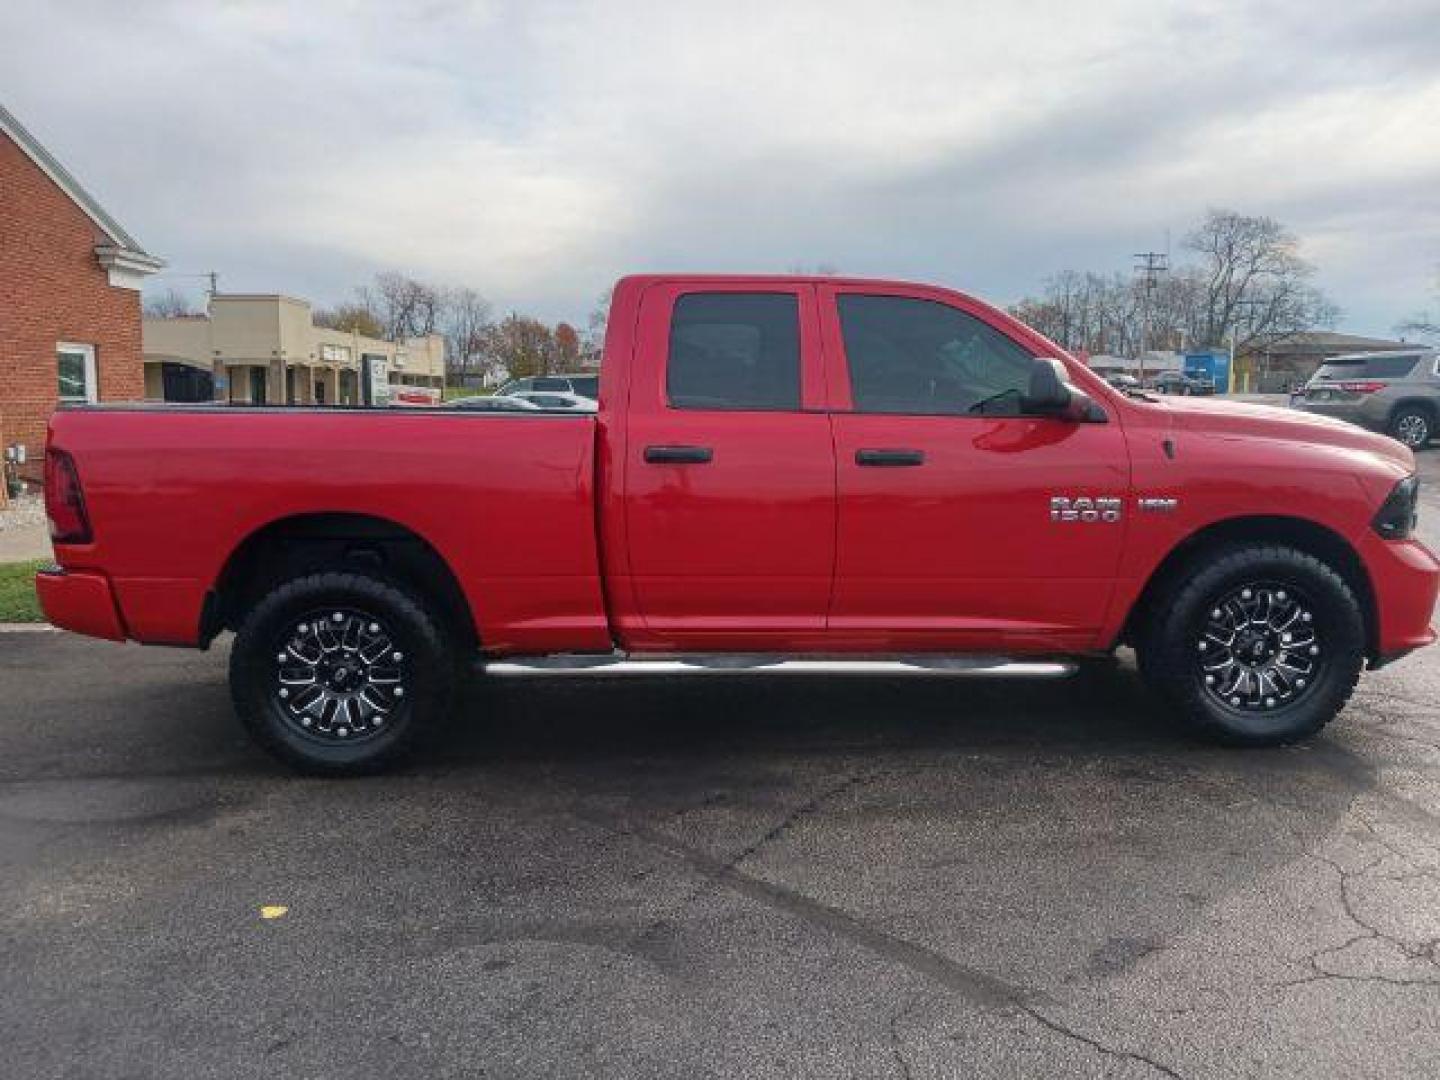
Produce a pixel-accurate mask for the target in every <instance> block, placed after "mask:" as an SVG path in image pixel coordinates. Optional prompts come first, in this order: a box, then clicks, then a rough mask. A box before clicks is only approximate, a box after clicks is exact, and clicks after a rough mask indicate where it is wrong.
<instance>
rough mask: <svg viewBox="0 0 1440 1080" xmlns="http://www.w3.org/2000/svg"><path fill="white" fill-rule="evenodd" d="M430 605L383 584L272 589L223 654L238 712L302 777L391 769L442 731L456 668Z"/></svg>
mask: <svg viewBox="0 0 1440 1080" xmlns="http://www.w3.org/2000/svg"><path fill="white" fill-rule="evenodd" d="M441 625H442V624H441V621H440V620H439V619H437V618H436V617H435V615H434V614H433V613H432V612H431V611H430V610H429V606H428V605H427V603H426V602H425V601H424V600H422V599H421V598H419V597H418V596H415V595H413V594H411V593H410V592H408V591H406V590H404V589H402V588H400V587H398V586H396V585H394V584H392V583H390V582H387V581H382V580H378V579H376V578H372V577H367V576H364V575H361V574H351V573H319V574H310V575H306V576H304V577H298V578H295V579H293V580H291V581H288V582H285V583H283V584H281V585H279V586H277V587H276V588H275V589H274V591H272V592H270V593H269V594H268V595H266V596H265V597H264V598H263V599H261V600H260V601H259V603H257V604H256V605H255V606H254V608H253V609H252V610H251V611H250V613H249V615H248V616H247V617H246V619H245V620H244V622H243V624H242V625H241V627H240V629H239V631H238V633H237V634H236V637H235V644H234V647H233V649H232V651H231V653H230V692H231V697H232V698H233V700H234V703H235V711H236V713H237V714H238V715H239V717H240V720H241V722H242V723H243V724H244V725H245V727H246V729H247V730H248V731H249V732H250V734H251V735H252V736H254V738H255V740H256V741H257V742H259V743H260V744H261V745H262V746H264V747H265V748H266V749H267V750H269V751H270V752H271V753H272V754H274V755H275V756H276V757H278V758H280V759H281V760H282V761H284V762H286V763H287V764H289V765H290V766H292V767H293V768H295V769H298V770H299V771H301V772H306V773H312V774H318V775H328V776H343V775H352V774H359V773H371V772H377V771H379V770H381V769H385V768H388V767H390V766H392V765H394V764H396V763H398V762H399V761H400V760H401V759H403V758H404V757H405V756H406V755H408V754H409V753H410V752H411V751H412V750H413V749H414V748H415V746H416V744H417V742H418V741H419V739H420V738H421V736H422V735H424V734H425V733H426V732H428V731H430V730H433V729H434V728H436V727H438V726H439V725H440V722H441V721H442V720H443V719H444V717H445V714H446V713H447V711H448V709H449V706H450V702H451V698H452V695H453V692H454V683H455V674H454V673H455V663H454V661H453V657H452V656H451V647H450V646H449V645H448V644H447V638H446V637H445V635H444V633H443V631H442V630H441V628H440V627H441Z"/></svg>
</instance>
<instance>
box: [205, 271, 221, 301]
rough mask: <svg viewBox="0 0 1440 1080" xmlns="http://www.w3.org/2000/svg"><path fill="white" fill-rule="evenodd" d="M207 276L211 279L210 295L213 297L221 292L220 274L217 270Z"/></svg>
mask: <svg viewBox="0 0 1440 1080" xmlns="http://www.w3.org/2000/svg"><path fill="white" fill-rule="evenodd" d="M205 276H206V277H208V278H209V279H210V295H211V296H212V297H213V296H214V295H215V294H216V293H218V292H219V291H220V274H219V272H218V271H216V270H211V271H210V272H209V273H208V274H206V275H205Z"/></svg>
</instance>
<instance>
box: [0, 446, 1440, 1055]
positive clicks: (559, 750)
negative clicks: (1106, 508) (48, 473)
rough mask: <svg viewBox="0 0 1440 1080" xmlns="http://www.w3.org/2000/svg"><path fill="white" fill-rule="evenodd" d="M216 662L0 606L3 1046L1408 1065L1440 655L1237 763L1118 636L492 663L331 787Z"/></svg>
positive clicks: (1438, 866)
mask: <svg viewBox="0 0 1440 1080" xmlns="http://www.w3.org/2000/svg"><path fill="white" fill-rule="evenodd" d="M1437 459H1440V453H1431V454H1429V455H1426V459H1425V461H1426V469H1427V471H1428V472H1430V473H1431V474H1432V475H1433V474H1434V473H1435V472H1436V471H1440V461H1437ZM1437 488H1440V484H1436V483H1432V484H1431V488H1430V491H1429V492H1428V493H1427V496H1426V498H1427V507H1426V509H1425V510H1424V511H1423V515H1426V517H1424V518H1422V520H1423V521H1424V523H1425V527H1426V528H1427V529H1429V530H1430V533H1429V534H1428V535H1429V539H1430V540H1431V542H1432V543H1434V541H1435V535H1434V533H1435V529H1436V526H1437V525H1440V506H1436V505H1434V502H1433V500H1434V499H1435V497H1436V495H1435V492H1436V489H1437ZM224 665H225V655H224V650H223V648H219V649H217V650H216V651H215V652H213V653H211V654H205V655H200V654H192V653H185V652H176V651H168V650H161V649H154V650H141V649H136V648H133V647H131V648H128V649H126V648H122V647H119V646H111V645H107V644H104V643H100V642H91V641H85V640H82V639H78V638H72V637H68V636H65V635H59V634H23V635H0V701H3V702H4V703H5V709H4V712H3V714H0V1046H3V1047H4V1053H5V1065H4V1073H5V1075H6V1076H14V1077H17V1078H21V1077H24V1078H29V1077H51V1076H55V1077H58V1076H67V1077H68V1076H82V1077H129V1076H145V1077H150V1078H162V1077H184V1078H187V1080H193V1078H199V1077H207V1076H224V1077H246V1076H256V1077H259V1076H266V1077H269V1076H305V1077H330V1076H335V1077H341V1076H344V1077H350V1076H354V1075H361V1076H366V1075H373V1076H387V1077H410V1076H414V1077H422V1076H423V1077H461V1076H464V1077H471V1076H487V1077H507V1076H554V1077H573V1076H577V1075H586V1076H624V1077H636V1076H655V1077H666V1076H677V1077H678V1076H684V1077H697V1076H746V1077H772V1076H773V1077H795V1076H826V1077H829V1076H863V1077H883V1076H894V1077H909V1078H923V1077H950V1076H967V1077H1002V1076H1013V1077H1036V1076H1095V1077H1137V1078H1142V1077H1156V1076H1172V1077H1177V1076H1178V1077H1184V1078H1186V1080H1197V1078H1202V1077H1248V1076H1257V1075H1263V1076H1295V1077H1302V1076H1303V1077H1316V1076H1345V1077H1387V1078H1390V1077H1404V1076H1426V1077H1428V1076H1432V1075H1434V1072H1435V1067H1434V1062H1435V1060H1436V1057H1437V1054H1440V953H1437V944H1440V650H1432V651H1430V652H1428V653H1422V654H1419V655H1417V656H1414V657H1411V658H1410V659H1408V660H1406V661H1404V662H1402V663H1400V664H1397V665H1395V666H1394V667H1392V668H1389V669H1387V670H1385V671H1382V672H1378V673H1373V674H1370V675H1368V676H1367V677H1366V678H1365V679H1364V680H1363V681H1362V683H1361V688H1360V690H1359V692H1358V693H1357V695H1356V697H1355V700H1354V701H1353V703H1352V704H1351V705H1350V707H1349V708H1347V710H1346V711H1345V712H1344V713H1343V714H1342V716H1341V717H1340V718H1339V719H1338V720H1337V721H1336V722H1335V723H1334V724H1333V725H1331V727H1330V728H1329V729H1327V731H1326V732H1325V733H1324V735H1323V736H1322V737H1321V738H1319V739H1316V740H1315V741H1313V742H1311V743H1308V744H1306V745H1303V746H1299V747H1294V748H1289V749H1284V750H1277V751H1263V752H1256V751H1234V750H1222V749H1217V748H1213V747H1209V746H1204V745H1197V744H1194V743H1191V742H1188V741H1186V740H1185V739H1184V738H1183V737H1182V736H1180V735H1178V734H1177V733H1176V732H1175V731H1174V730H1173V729H1172V728H1170V727H1169V726H1168V724H1167V720H1166V718H1165V716H1164V715H1162V713H1161V711H1160V710H1159V709H1157V708H1156V707H1155V705H1154V704H1153V703H1152V702H1150V701H1149V700H1148V699H1147V698H1146V697H1145V695H1144V694H1143V693H1142V692H1141V690H1140V688H1139V686H1138V682H1137V680H1136V678H1135V674H1134V671H1133V666H1132V665H1131V664H1130V662H1129V660H1128V658H1125V657H1122V660H1121V662H1120V663H1119V664H1118V665H1115V666H1113V667H1109V666H1099V667H1096V668H1094V669H1087V670H1086V671H1085V672H1084V673H1082V674H1081V675H1080V676H1079V677H1077V678H1076V679H1073V680H1069V681H1065V682H1058V683H1036V684H1017V683H1009V682H1007V683H994V682H990V683H986V682H946V681H916V680H905V681H887V680H847V681H833V680H832V681H829V682H827V681H826V680H824V679H814V680H792V679H786V680H769V681H767V680H766V679H764V678H763V677H755V676H748V675H736V676H733V677H731V676H725V677H713V676H712V677H708V678H706V679H704V680H703V681H688V682H687V681H684V680H670V679H659V678H657V679H644V680H630V681H624V682H622V681H619V680H614V681H606V682H603V683H598V684H597V683H584V682H579V681H560V680H554V681H550V682H528V683H520V682H510V683H505V684H498V685H489V686H487V685H483V684H477V685H476V686H474V687H473V688H472V689H471V691H470V693H469V694H468V696H467V699H466V702H465V708H464V712H463V715H462V716H461V717H460V718H459V719H458V720H457V723H456V725H455V727H454V729H453V730H452V732H451V733H450V735H449V736H448V738H447V739H446V740H445V741H444V742H443V744H442V745H441V746H439V747H437V748H436V749H434V750H433V751H432V752H430V753H429V754H428V756H427V757H426V758H425V759H424V760H422V761H421V762H420V763H419V764H418V765H417V767H415V768H414V769H412V770H411V771H409V772H407V773H405V774H403V775H398V776H392V777H383V778H378V779H372V780H363V781H352V782H326V781H314V780H298V779H294V778H292V777H290V776H288V775H286V774H284V773H282V772H280V771H279V770H278V769H277V768H275V767H274V766H272V765H271V763H270V762H269V760H268V759H266V758H265V757H263V756H262V755H261V754H260V753H259V752H258V751H256V750H255V749H254V748H252V747H251V746H250V745H249V744H248V743H247V742H246V741H245V739H244V738H243V736H242V735H241V734H240V732H239V731H238V729H237V727H236V725H235V724H234V722H233V721H232V719H231V718H230V714H229V709H228V703H227V700H226V690H225V685H224ZM262 905H283V906H284V907H285V908H287V909H288V910H287V911H286V913H285V914H284V915H283V917H280V918H273V919H269V920H266V919H262V918H261V917H260V915H259V909H260V907H261V906H262Z"/></svg>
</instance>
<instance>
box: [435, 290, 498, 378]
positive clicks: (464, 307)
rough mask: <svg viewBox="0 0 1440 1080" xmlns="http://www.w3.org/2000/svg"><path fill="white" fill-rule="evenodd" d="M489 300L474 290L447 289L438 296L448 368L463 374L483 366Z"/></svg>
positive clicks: (489, 309)
mask: <svg viewBox="0 0 1440 1080" xmlns="http://www.w3.org/2000/svg"><path fill="white" fill-rule="evenodd" d="M490 315H491V308H490V301H488V300H486V299H485V297H483V296H481V295H480V294H479V293H478V292H476V291H475V290H474V289H471V288H469V287H461V288H456V289H446V290H445V291H444V293H443V294H442V296H441V306H440V313H439V325H440V332H441V333H442V334H443V335H445V349H446V352H447V354H448V356H449V364H450V367H451V368H452V369H454V370H458V371H461V372H464V373H466V374H468V373H470V372H472V371H473V370H474V369H475V368H476V367H477V366H479V365H480V364H482V363H483V361H484V357H485V350H486V344H487V334H488V332H489V330H490V327H491V323H492V320H491V317H490Z"/></svg>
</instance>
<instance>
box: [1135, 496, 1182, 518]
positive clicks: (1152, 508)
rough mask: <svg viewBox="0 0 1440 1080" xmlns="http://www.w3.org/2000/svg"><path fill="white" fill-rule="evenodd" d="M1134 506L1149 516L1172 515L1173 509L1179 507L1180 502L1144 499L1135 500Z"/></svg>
mask: <svg viewBox="0 0 1440 1080" xmlns="http://www.w3.org/2000/svg"><path fill="white" fill-rule="evenodd" d="M1136 505H1138V506H1139V508H1140V509H1141V510H1143V511H1145V512H1147V513H1151V514H1173V513H1174V512H1175V508H1176V507H1177V506H1179V505H1180V500H1179V499H1157V498H1144V499H1137V500H1136Z"/></svg>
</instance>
